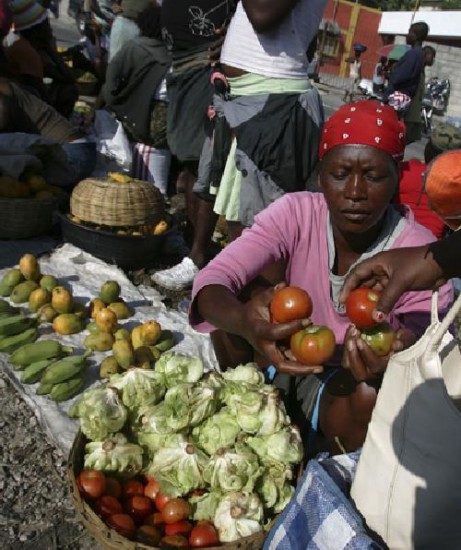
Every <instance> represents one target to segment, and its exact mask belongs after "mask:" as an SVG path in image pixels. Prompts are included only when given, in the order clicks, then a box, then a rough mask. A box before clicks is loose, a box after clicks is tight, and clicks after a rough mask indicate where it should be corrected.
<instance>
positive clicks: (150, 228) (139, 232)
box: [68, 214, 170, 237]
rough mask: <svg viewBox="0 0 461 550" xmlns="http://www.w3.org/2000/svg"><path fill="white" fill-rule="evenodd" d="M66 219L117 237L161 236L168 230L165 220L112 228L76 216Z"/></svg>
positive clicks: (70, 215) (69, 215)
mask: <svg viewBox="0 0 461 550" xmlns="http://www.w3.org/2000/svg"><path fill="white" fill-rule="evenodd" d="M68 217H69V219H70V220H71V221H72V222H74V223H78V224H81V225H85V226H87V227H90V228H92V229H95V230H97V231H111V232H113V233H117V235H131V236H138V237H139V236H143V235H162V234H163V233H165V232H166V231H168V229H169V228H170V227H169V224H168V222H167V221H166V220H160V221H159V222H156V223H154V224H151V225H146V224H143V225H134V226H122V227H119V226H116V227H114V226H110V225H100V224H96V223H91V222H87V221H83V220H81V219H80V218H79V217H78V216H73V215H72V214H68Z"/></svg>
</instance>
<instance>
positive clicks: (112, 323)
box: [95, 307, 118, 333]
mask: <svg viewBox="0 0 461 550" xmlns="http://www.w3.org/2000/svg"><path fill="white" fill-rule="evenodd" d="M95 321H96V324H97V325H98V328H99V330H102V331H103V332H110V333H114V332H115V331H116V330H117V326H118V325H117V315H115V313H114V312H113V311H112V310H111V309H109V308H108V307H105V308H103V309H100V310H99V311H98V312H97V313H96V317H95Z"/></svg>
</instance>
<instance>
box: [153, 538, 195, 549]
mask: <svg viewBox="0 0 461 550" xmlns="http://www.w3.org/2000/svg"><path fill="white" fill-rule="evenodd" d="M160 548H162V549H164V550H174V549H175V548H189V543H188V541H187V538H186V537H183V536H182V535H168V536H166V537H163V538H162V539H161V540H160Z"/></svg>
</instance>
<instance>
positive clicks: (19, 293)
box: [10, 281, 38, 304]
mask: <svg viewBox="0 0 461 550" xmlns="http://www.w3.org/2000/svg"><path fill="white" fill-rule="evenodd" d="M36 288H38V284H37V283H36V282H35V281H24V282H22V283H19V284H18V285H16V286H15V287H14V288H13V290H12V292H11V294H10V299H11V301H12V302H13V303H14V304H23V303H24V302H28V301H29V296H30V295H31V294H32V292H33V291H34V290H35V289H36Z"/></svg>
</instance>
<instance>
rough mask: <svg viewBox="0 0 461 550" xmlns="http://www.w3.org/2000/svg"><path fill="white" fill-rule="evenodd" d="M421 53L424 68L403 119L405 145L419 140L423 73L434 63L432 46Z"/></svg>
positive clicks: (423, 88) (424, 78) (423, 86)
mask: <svg viewBox="0 0 461 550" xmlns="http://www.w3.org/2000/svg"><path fill="white" fill-rule="evenodd" d="M423 53H424V66H423V70H422V71H421V76H420V78H419V86H418V89H417V91H416V94H415V96H414V97H413V99H412V100H411V103H410V108H409V109H408V111H407V113H406V114H405V118H404V121H405V126H406V130H407V133H406V136H407V137H406V139H407V145H408V144H410V143H413V142H414V141H419V140H420V139H421V135H422V129H423V122H422V120H421V108H422V106H423V98H424V92H425V91H426V74H425V72H424V67H432V65H433V64H434V61H435V49H434V48H433V47H432V46H424V48H423Z"/></svg>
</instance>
